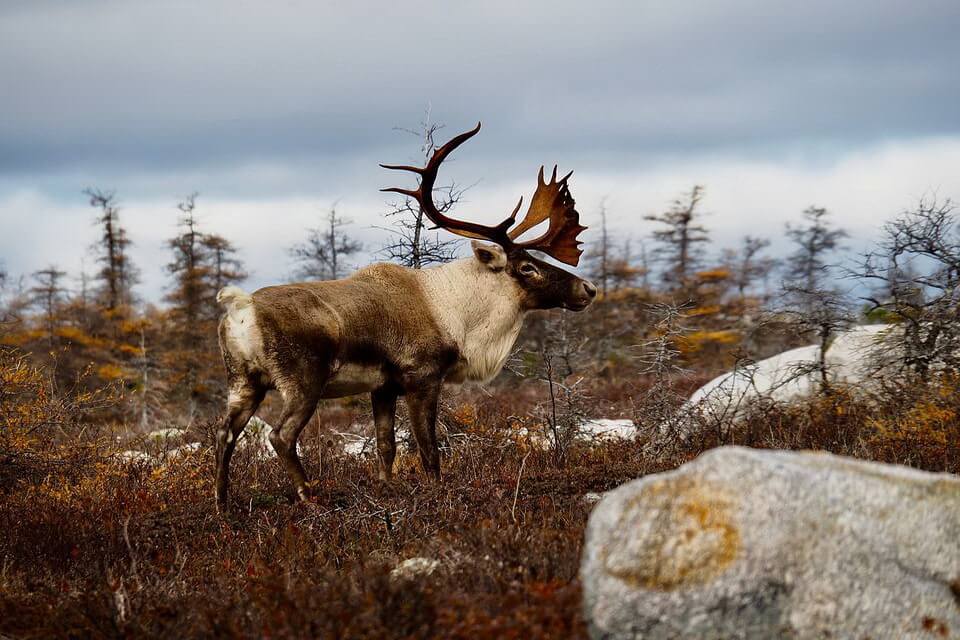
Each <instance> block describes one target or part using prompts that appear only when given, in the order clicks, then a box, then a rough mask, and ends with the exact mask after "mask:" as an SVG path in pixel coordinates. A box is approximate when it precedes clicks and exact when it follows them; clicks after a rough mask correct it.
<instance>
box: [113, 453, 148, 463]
mask: <svg viewBox="0 0 960 640" xmlns="http://www.w3.org/2000/svg"><path fill="white" fill-rule="evenodd" d="M114 457H115V458H118V459H120V460H122V461H124V462H140V463H145V464H151V463H153V462H155V460H154V459H153V456H151V455H150V454H149V453H146V452H144V451H121V452H119V453H116V454H114Z"/></svg>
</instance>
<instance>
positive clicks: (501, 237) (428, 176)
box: [380, 122, 520, 247]
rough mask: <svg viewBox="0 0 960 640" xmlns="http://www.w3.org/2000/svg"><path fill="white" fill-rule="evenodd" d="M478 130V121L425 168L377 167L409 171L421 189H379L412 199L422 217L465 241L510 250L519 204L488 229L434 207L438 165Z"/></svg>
mask: <svg viewBox="0 0 960 640" xmlns="http://www.w3.org/2000/svg"><path fill="white" fill-rule="evenodd" d="M479 131H480V123H479V122H478V123H477V126H476V127H474V128H473V129H471V130H470V131H465V132H464V133H461V134H460V135H458V136H456V137H454V138H452V139H451V140H450V141H448V142H447V143H446V144H444V145H443V146H442V147H439V148H437V149H435V150H434V152H433V155H432V156H431V157H430V160H428V161H427V166H425V167H414V166H410V165H391V164H381V165H380V166H381V167H383V168H384V169H394V170H399V171H411V172H413V173H416V174H419V175H420V186H419V187H418V188H417V189H401V188H399V187H391V188H388V189H381V191H390V192H394V193H400V194H403V195H405V196H409V197H411V198H414V199H415V200H417V202H419V203H420V208H421V209H422V210H423V213H424V215H426V216H427V217H428V218H429V219H430V220H431V222H433V223H434V224H435V225H436V226H437V227H441V228H444V229H446V230H447V231H450V232H451V233H455V234H457V235H460V236H464V237H467V238H483V239H486V240H492V241H493V242H496V243H499V244H501V245H503V246H504V247H509V246H511V242H510V239H509V237H508V236H507V230H508V229H509V228H510V227H511V226H512V225H513V223H514V220H515V219H516V214H517V211H519V209H520V205H517V209H516V210H514V212H513V215H512V216H511V217H509V218H507V219H506V220H504V221H503V222H501V223H500V224H498V225H496V226H492V227H490V226H487V225H482V224H477V223H475V222H468V221H466V220H457V219H454V218H450V217H447V216H445V215H444V214H443V213H441V212H440V210H439V209H438V208H437V206H436V204H434V202H433V186H434V183H435V182H436V180H437V172H438V171H439V169H440V165H441V164H442V163H443V161H444V160H445V159H446V157H447V156H449V155H450V154H451V153H452V152H453V151H454V149H456V148H457V147H459V146H460V145H461V144H463V143H464V142H466V141H467V140H469V139H470V138H472V137H473V136H475V135H476V134H477V132H479Z"/></svg>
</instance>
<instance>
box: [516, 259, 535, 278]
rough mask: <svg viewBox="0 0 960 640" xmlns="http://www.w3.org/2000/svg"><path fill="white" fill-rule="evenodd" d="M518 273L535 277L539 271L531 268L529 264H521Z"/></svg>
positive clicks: (533, 267)
mask: <svg viewBox="0 0 960 640" xmlns="http://www.w3.org/2000/svg"><path fill="white" fill-rule="evenodd" d="M520 273H522V274H523V275H525V276H534V275H537V273H539V271H538V270H537V268H536V267H535V266H533V265H532V264H530V263H529V262H524V263H523V264H521V265H520Z"/></svg>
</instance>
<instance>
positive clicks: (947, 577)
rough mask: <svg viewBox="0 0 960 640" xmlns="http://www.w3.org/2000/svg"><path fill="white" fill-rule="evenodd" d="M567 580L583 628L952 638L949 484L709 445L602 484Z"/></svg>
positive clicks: (660, 633) (959, 521) (613, 634)
mask: <svg viewBox="0 0 960 640" xmlns="http://www.w3.org/2000/svg"><path fill="white" fill-rule="evenodd" d="M580 576H581V580H582V583H583V589H584V611H585V616H586V619H587V621H588V625H589V630H590V633H591V635H592V636H593V637H594V638H606V639H619V638H705V639H709V638H779V637H790V638H811V639H812V638H825V637H832V638H866V637H870V638H875V639H880V638H917V639H918V640H919V639H921V638H931V637H933V636H931V635H930V632H929V628H930V625H931V624H935V626H936V629H945V630H946V633H945V634H941V637H945V638H947V637H949V638H960V606H958V600H957V595H956V588H957V587H956V585H958V584H960V582H958V581H960V479H958V478H956V477H955V476H951V475H949V474H933V473H925V472H921V471H916V470H913V469H909V468H906V467H900V466H896V465H883V464H877V463H870V462H864V461H859V460H853V459H849V458H843V457H839V456H833V455H829V454H824V453H795V452H786V451H760V450H752V449H745V448H741V447H722V448H719V449H714V450H712V451H709V452H707V453H705V454H703V455H701V456H700V457H699V458H698V459H696V460H694V461H693V462H690V463H688V464H685V465H683V466H682V467H680V468H679V469H677V470H675V471H671V472H667V473H661V474H656V475H652V476H648V477H645V478H641V479H639V480H635V481H632V482H629V483H627V484H625V485H623V486H621V487H619V488H618V489H616V490H614V491H611V492H608V493H606V494H604V497H603V499H602V500H601V502H600V504H598V505H597V506H596V508H595V509H594V510H593V513H592V514H591V516H590V520H589V524H588V527H587V534H586V542H585V545H584V554H583V560H582V564H581V569H580ZM951 585H953V586H951ZM931 621H933V622H931Z"/></svg>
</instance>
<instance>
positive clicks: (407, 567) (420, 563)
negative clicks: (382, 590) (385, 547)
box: [390, 557, 440, 581]
mask: <svg viewBox="0 0 960 640" xmlns="http://www.w3.org/2000/svg"><path fill="white" fill-rule="evenodd" d="M439 567H440V561H439V560H435V559H433V558H422V557H415V558H407V559H406V560H404V561H403V562H401V563H400V564H398V565H397V566H396V567H394V568H393V570H392V571H391V572H390V579H391V580H395V581H399V580H413V579H416V578H421V577H423V576H428V575H430V574H431V573H433V572H434V571H436V570H437V568H439Z"/></svg>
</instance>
